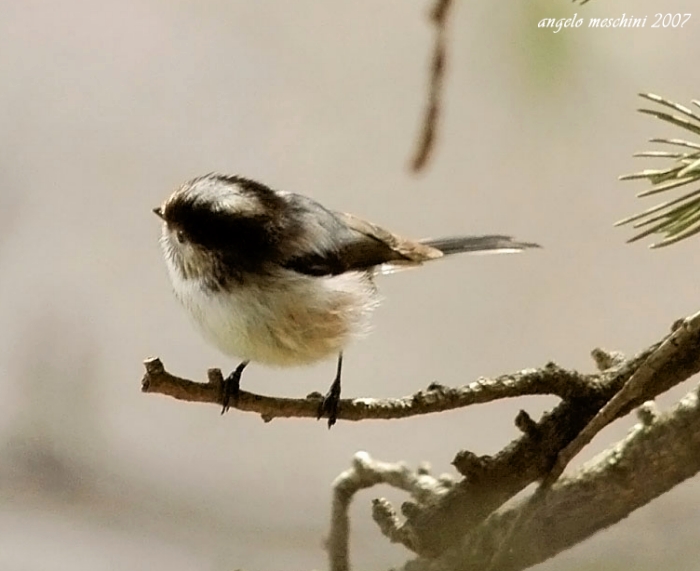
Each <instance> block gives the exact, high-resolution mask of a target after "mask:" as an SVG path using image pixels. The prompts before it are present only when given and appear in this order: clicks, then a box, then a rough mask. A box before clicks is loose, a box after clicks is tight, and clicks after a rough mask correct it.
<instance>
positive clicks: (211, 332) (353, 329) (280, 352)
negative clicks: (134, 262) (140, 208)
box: [168, 263, 378, 366]
mask: <svg viewBox="0 0 700 571" xmlns="http://www.w3.org/2000/svg"><path fill="white" fill-rule="evenodd" d="M168 270H169V274H170V279H171V281H172V284H173V289H174V290H175V295H176V296H177V298H178V299H179V300H180V302H181V303H182V304H183V306H184V307H185V308H186V309H187V311H188V313H189V314H190V315H191V316H192V318H193V319H194V322H195V323H196V324H197V326H198V327H199V328H200V330H201V331H202V333H203V335H204V337H205V338H206V339H207V340H208V341H209V342H210V343H211V344H213V345H214V346H216V347H217V348H218V349H219V350H220V351H222V352H223V353H226V354H228V355H233V356H236V357H238V358H241V359H243V360H251V361H258V362H262V363H266V364H270V365H282V366H285V365H301V364H306V363H311V362H314V361H317V360H320V359H323V358H326V357H329V356H332V355H337V354H338V352H339V351H340V350H342V349H343V347H345V345H346V344H347V343H348V342H349V341H350V340H351V339H352V338H353V337H354V336H356V335H358V334H362V333H364V332H365V331H366V330H367V326H368V318H369V315H370V313H371V311H372V309H374V307H375V306H376V305H377V302H378V298H377V296H376V291H375V288H374V285H373V283H372V281H371V278H370V276H369V275H367V274H364V273H360V272H351V273H347V274H343V275H339V276H324V277H314V276H306V275H301V274H297V273H295V272H291V271H287V270H281V272H282V273H280V274H279V275H278V276H276V277H269V278H260V280H259V281H258V282H256V285H240V286H236V288H235V289H233V291H230V292H223V291H211V290H209V289H206V288H205V287H204V286H203V285H202V283H201V281H200V280H198V279H185V278H183V277H182V275H181V274H180V272H179V271H178V270H177V268H175V267H173V265H172V264H171V263H168Z"/></svg>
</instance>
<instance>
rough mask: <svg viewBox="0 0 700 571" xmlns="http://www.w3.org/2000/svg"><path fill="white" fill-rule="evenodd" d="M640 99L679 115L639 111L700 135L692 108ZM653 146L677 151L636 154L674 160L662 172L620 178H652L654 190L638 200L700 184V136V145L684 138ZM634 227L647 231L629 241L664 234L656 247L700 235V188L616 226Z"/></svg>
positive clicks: (648, 95) (646, 95)
mask: <svg viewBox="0 0 700 571" xmlns="http://www.w3.org/2000/svg"><path fill="white" fill-rule="evenodd" d="M639 95H640V97H643V98H644V99H648V100H649V101H653V102H654V103H658V104H659V105H662V106H664V107H667V108H670V109H672V110H673V111H676V112H677V114H674V113H669V112H666V111H662V110H656V109H638V111H639V112H640V113H646V114H647V115H652V116H654V117H657V118H658V119H661V120H662V121H666V122H667V123H671V124H672V125H675V126H677V127H681V128H682V129H685V130H686V131H689V132H690V133H692V134H694V135H699V136H700V115H698V114H696V113H695V112H694V111H693V110H692V109H690V108H689V107H685V106H683V105H679V104H678V103H674V102H673V101H669V100H668V99H664V98H663V97H659V96H658V95H653V94H651V93H640V94H639ZM692 104H693V105H694V106H695V107H698V108H700V101H698V100H693V102H692ZM649 142H651V143H662V144H664V145H671V146H673V147H674V150H673V151H645V152H642V153H635V155H634V156H635V157H645V158H661V159H667V160H670V161H672V162H671V164H670V165H669V166H667V167H666V168H661V169H645V170H643V171H641V172H638V173H634V174H627V175H624V176H621V177H620V180H636V179H648V180H649V182H650V183H651V184H652V187H651V188H649V189H647V190H645V191H643V192H640V193H639V194H638V195H637V196H638V197H640V198H641V197H645V196H651V195H655V194H659V193H662V192H666V191H669V190H673V189H676V188H681V187H687V185H689V184H692V183H694V182H697V181H700V137H699V138H698V140H697V141H696V142H693V141H686V140H684V139H661V138H654V139H650V140H649ZM623 224H632V227H633V228H643V231H642V232H640V233H639V234H637V235H635V236H634V237H633V238H631V239H630V240H628V241H629V242H635V241H636V240H639V239H641V238H644V237H646V236H649V235H650V234H661V235H663V236H664V237H663V239H662V240H660V241H659V242H656V243H654V244H652V245H651V247H652V248H660V247H662V246H668V245H670V244H673V243H675V242H678V241H680V240H683V239H684V238H688V237H689V236H692V235H693V234H697V233H698V232H700V186H698V187H697V188H695V189H694V190H690V191H689V192H686V193H685V194H683V195H681V196H678V197H675V198H673V199H671V200H668V201H666V202H663V203H661V204H657V205H656V206H653V207H652V208H649V209H648V210H645V211H644V212H640V213H639V214H635V215H634V216H630V217H629V218H625V219H624V220H620V221H619V222H616V223H615V226H621V225H623Z"/></svg>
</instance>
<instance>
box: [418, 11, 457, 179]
mask: <svg viewBox="0 0 700 571" xmlns="http://www.w3.org/2000/svg"><path fill="white" fill-rule="evenodd" d="M451 7H452V0H436V2H435V6H434V7H433V9H432V11H431V15H430V16H431V20H432V21H433V23H434V24H435V28H436V36H435V47H434V48H433V57H432V62H431V64H430V84H429V87H428V103H427V105H426V110H425V116H424V118H423V128H422V130H421V135H420V138H419V139H418V148H417V149H416V152H415V154H414V156H413V159H412V161H411V169H412V170H413V171H415V172H418V171H420V170H421V169H423V167H425V165H426V164H427V162H428V159H429V158H430V155H431V153H432V151H433V148H434V146H435V134H436V132H437V127H438V121H439V119H440V112H441V107H442V104H441V99H442V86H443V82H444V77H445V63H446V60H447V17H448V14H449V12H450V8H451Z"/></svg>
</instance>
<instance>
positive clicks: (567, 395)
mask: <svg viewBox="0 0 700 571" xmlns="http://www.w3.org/2000/svg"><path fill="white" fill-rule="evenodd" d="M144 365H145V367H146V374H145V375H144V377H143V380H142V381H141V387H142V391H143V392H146V393H159V394H163V395H167V396H170V397H173V398H175V399H178V400H185V401H191V402H206V403H212V404H216V405H219V406H221V405H222V402H223V400H222V383H223V377H222V375H221V371H220V370H219V369H210V370H209V371H208V373H207V376H208V379H209V380H208V382H206V383H198V382H194V381H190V380H187V379H183V378H180V377H176V376H174V375H172V374H170V373H168V372H167V371H166V370H165V368H164V367H163V363H162V362H161V361H160V359H158V358H152V359H147V360H146V361H145V362H144ZM598 391H599V387H598V375H582V374H580V373H576V372H573V371H567V370H566V369H562V368H561V367H558V366H557V365H555V364H553V363H549V364H547V365H545V366H544V367H543V368H541V369H527V370H524V371H520V372H517V373H513V374H510V375H502V376H500V377H496V378H495V379H486V378H480V379H478V380H477V381H475V382H473V383H471V384H469V385H466V386H463V387H459V388H448V387H444V386H442V385H438V384H435V383H433V384H431V385H430V386H429V387H428V388H427V389H426V390H423V391H419V392H417V393H415V394H413V395H410V396H406V397H402V398H393V399H374V398H357V399H342V400H341V401H340V406H339V409H338V420H352V421H359V420H366V419H373V420H377V419H382V420H390V419H397V418H409V417H412V416H419V415H423V414H431V413H435V412H442V411H445V410H454V409H457V408H463V407H465V406H470V405H473V404H480V403H486V402H491V401H494V400H499V399H503V398H510V397H518V396H523V395H544V394H553V395H557V396H559V397H561V398H563V399H567V400H570V399H585V398H588V397H591V396H592V395H593V394H596V393H597V392H598ZM322 398H323V397H322V395H321V394H320V393H311V394H310V395H308V396H307V397H306V398H301V399H293V398H281V397H271V396H264V395H258V394H254V393H251V392H247V391H243V390H242V391H241V392H240V396H239V398H238V400H237V401H236V402H234V403H229V404H230V405H231V408H236V409H238V410H242V411H248V412H255V413H257V414H259V415H260V416H261V417H262V418H263V420H264V421H266V422H268V421H270V420H272V419H274V418H314V419H315V418H316V416H317V413H318V405H319V402H320V400H321V399H322Z"/></svg>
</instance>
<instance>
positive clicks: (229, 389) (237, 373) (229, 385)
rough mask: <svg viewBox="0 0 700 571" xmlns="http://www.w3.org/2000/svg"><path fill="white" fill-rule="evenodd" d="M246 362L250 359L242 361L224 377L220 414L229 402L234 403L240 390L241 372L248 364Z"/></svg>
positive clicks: (227, 407)
mask: <svg viewBox="0 0 700 571" xmlns="http://www.w3.org/2000/svg"><path fill="white" fill-rule="evenodd" d="M248 363H250V361H243V362H242V363H241V364H240V365H238V367H236V369H235V370H234V371H233V372H232V373H231V374H230V375H229V376H228V377H226V378H225V379H224V384H223V385H222V387H221V393H222V394H221V402H222V404H223V408H222V409H221V414H224V413H225V412H226V411H227V410H228V409H229V408H230V405H229V403H230V402H231V401H233V402H234V403H235V402H236V401H237V400H238V394H239V393H240V392H241V375H242V374H243V369H245V368H246V367H247V366H248Z"/></svg>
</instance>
